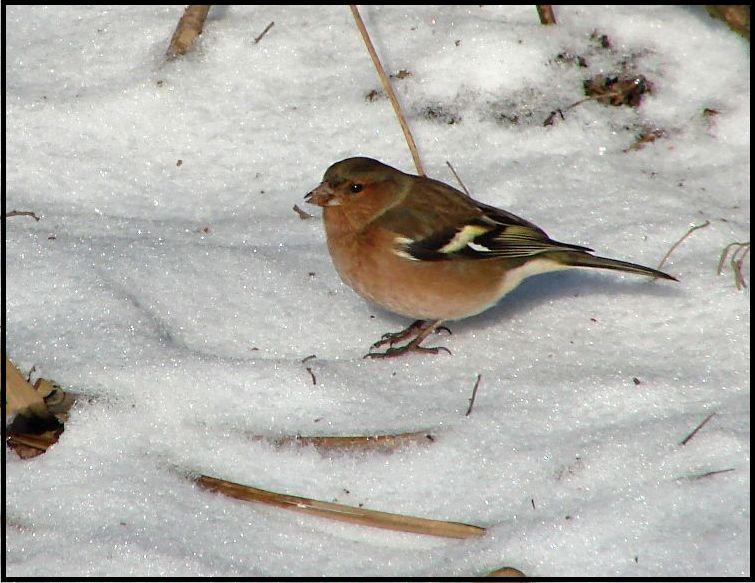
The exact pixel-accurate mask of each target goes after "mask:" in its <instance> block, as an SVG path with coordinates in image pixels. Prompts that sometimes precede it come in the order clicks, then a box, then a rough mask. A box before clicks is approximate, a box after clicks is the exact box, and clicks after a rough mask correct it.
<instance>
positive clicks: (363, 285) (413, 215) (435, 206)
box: [304, 157, 678, 358]
mask: <svg viewBox="0 0 755 583" xmlns="http://www.w3.org/2000/svg"><path fill="white" fill-rule="evenodd" d="M304 200H305V202H308V203H310V204H313V205H317V206H320V207H322V209H323V210H322V217H323V224H324V227H325V234H326V239H327V245H328V250H329V252H330V256H331V259H332V261H333V264H334V266H335V269H336V271H337V272H338V274H339V276H340V277H341V279H342V280H343V281H344V283H346V284H347V285H348V286H349V287H351V288H352V289H353V290H354V291H356V292H357V293H358V294H359V295H360V296H362V297H364V298H366V299H367V300H369V301H371V302H373V303H375V304H377V305H378V306H380V307H382V308H384V309H386V310H388V311H389V312H393V313H396V314H399V315H402V316H406V317H408V318H411V319H413V320H414V322H413V323H412V324H411V325H410V326H408V327H407V328H406V329H404V330H401V331H400V332H392V333H387V334H384V335H383V336H382V337H381V339H380V340H378V341H377V342H375V343H374V344H373V345H372V346H371V347H370V349H369V351H368V353H367V354H366V355H365V358H367V357H369V358H390V357H396V356H400V355H402V354H407V353H409V352H423V353H433V354H437V353H438V352H439V351H441V350H445V351H446V352H449V353H450V351H449V350H448V349H447V348H445V347H443V346H433V347H428V346H422V342H423V341H424V340H425V339H426V338H427V337H428V336H429V335H430V334H431V333H432V332H433V331H440V330H441V329H445V330H447V331H448V332H449V333H450V330H448V329H447V328H446V327H445V326H441V323H442V322H445V321H449V320H460V319H462V318H467V317H469V316H474V315H476V314H479V313H480V312H483V311H485V310H487V309H488V308H490V307H492V306H494V305H495V304H497V303H498V301H499V300H500V299H501V298H503V297H504V296H505V295H506V294H508V293H509V292H510V291H512V290H513V289H514V288H516V287H517V286H518V285H519V284H520V283H521V282H522V280H524V279H526V278H528V277H531V276H534V275H538V274H541V273H547V272H551V271H558V270H562V269H569V268H573V267H594V268H598V269H612V270H617V271H624V272H629V273H635V274H639V275H646V276H649V277H653V278H661V279H666V280H673V281H678V280H677V279H676V278H675V277H673V276H671V275H668V274H667V273H663V272H662V271H658V270H656V269H652V268H650V267H644V266H642V265H637V264H635V263H628V262H626V261H619V260H616V259H608V258H606V257H599V256H596V255H593V254H592V253H593V250H592V249H590V248H588V247H583V246H581V245H573V244H570V243H560V242H558V241H554V240H553V239H551V238H550V237H548V235H546V233H545V231H543V230H542V229H541V228H540V227H538V226H537V225H535V224H533V223H531V222H529V221H527V220H525V219H522V218H520V217H518V216H516V215H514V214H512V213H510V212H508V211H505V210H503V209H500V208H497V207H494V206H490V205H487V204H484V203H482V202H479V201H476V200H474V199H473V198H472V197H471V196H469V195H468V194H466V193H464V192H461V191H460V190H457V189H456V188H454V187H452V186H450V185H448V184H445V183H444V182H441V181H439V180H434V179H432V178H428V177H426V176H417V175H414V174H408V173H405V172H402V171H401V170H398V169H396V168H393V167H391V166H388V165H387V164H384V163H382V162H380V161H378V160H374V159H372V158H366V157H353V158H346V159H345V160H341V161H340V162H336V163H335V164H333V165H331V166H330V167H329V168H328V169H327V170H326V172H325V175H324V176H323V179H322V182H321V183H320V185H319V186H317V187H316V188H315V189H314V190H312V191H311V192H309V193H308V194H306V195H305V197H304ZM403 341H407V343H406V344H404V345H403V346H396V345H397V344H399V343H401V342H403ZM386 345H387V348H386V349H385V350H384V351H382V352H375V350H376V349H378V348H380V347H382V346H386Z"/></svg>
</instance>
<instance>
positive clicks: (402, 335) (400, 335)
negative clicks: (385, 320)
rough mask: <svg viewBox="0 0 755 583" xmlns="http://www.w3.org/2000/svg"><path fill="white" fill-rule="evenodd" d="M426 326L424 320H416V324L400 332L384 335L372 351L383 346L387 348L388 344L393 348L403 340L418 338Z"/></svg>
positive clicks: (373, 346)
mask: <svg viewBox="0 0 755 583" xmlns="http://www.w3.org/2000/svg"><path fill="white" fill-rule="evenodd" d="M424 324H425V322H424V320H415V321H414V322H412V323H411V324H409V326H407V327H406V328H404V329H403V330H401V331H399V332H388V333H386V334H383V335H382V336H381V337H380V340H378V341H377V342H375V344H373V345H372V346H371V347H370V350H372V349H373V348H380V347H381V346H385V345H386V344H387V345H388V346H393V345H394V344H396V343H398V342H401V341H402V340H406V339H407V338H412V337H414V336H417V335H419V333H420V332H422V329H423V325H424Z"/></svg>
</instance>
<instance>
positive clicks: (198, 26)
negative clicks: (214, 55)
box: [167, 4, 210, 59]
mask: <svg viewBox="0 0 755 583" xmlns="http://www.w3.org/2000/svg"><path fill="white" fill-rule="evenodd" d="M209 11H210V4H191V5H189V6H187V7H186V10H184V13H183V16H181V19H180V20H179V21H178V25H177V26H176V30H175V32H174V33H173V37H172V38H171V39H170V45H169V46H168V51H167V55H168V58H169V59H174V58H176V57H177V56H179V55H184V54H186V51H188V50H189V49H190V48H191V45H192V44H193V43H194V40H195V39H196V38H197V37H198V36H199V35H200V34H202V27H204V21H205V19H206V18H207V13H208V12H209Z"/></svg>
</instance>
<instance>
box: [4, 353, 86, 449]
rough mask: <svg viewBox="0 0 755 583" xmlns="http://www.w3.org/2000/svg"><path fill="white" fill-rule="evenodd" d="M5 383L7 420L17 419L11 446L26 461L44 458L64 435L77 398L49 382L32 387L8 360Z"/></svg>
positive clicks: (10, 431) (12, 427)
mask: <svg viewBox="0 0 755 583" xmlns="http://www.w3.org/2000/svg"><path fill="white" fill-rule="evenodd" d="M5 379H6V386H5V394H4V398H5V404H6V417H8V416H11V415H15V416H14V418H13V421H12V422H11V423H10V425H8V427H7V434H6V440H7V443H8V446H9V447H10V448H11V449H13V450H14V451H15V452H16V453H17V454H18V455H19V456H20V457H22V458H24V459H27V458H31V457H36V456H38V455H40V454H43V453H44V452H45V451H47V449H48V448H49V447H50V446H51V445H53V444H54V443H55V442H57V441H58V437H59V436H60V434H61V433H63V422H64V421H65V420H66V419H67V416H68V410H69V409H70V408H71V406H72V405H73V402H74V396H73V395H72V394H70V393H69V394H66V393H64V392H63V391H62V390H61V389H60V387H57V386H56V385H54V384H53V383H52V382H51V381H49V380H47V379H38V380H37V381H36V383H34V386H32V385H31V384H30V383H29V381H28V380H27V379H25V378H24V377H23V375H22V374H21V372H20V371H19V370H18V368H16V366H15V365H14V364H13V363H12V362H11V361H10V360H8V359H7V358H6V359H5Z"/></svg>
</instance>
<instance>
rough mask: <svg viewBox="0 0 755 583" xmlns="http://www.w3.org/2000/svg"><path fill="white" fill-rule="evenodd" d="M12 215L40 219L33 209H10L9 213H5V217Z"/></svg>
mask: <svg viewBox="0 0 755 583" xmlns="http://www.w3.org/2000/svg"><path fill="white" fill-rule="evenodd" d="M10 217H31V218H33V219H34V220H35V221H38V220H39V217H38V216H37V215H35V214H34V213H33V212H32V211H10V212H9V213H5V218H6V219H7V218H10Z"/></svg>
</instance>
